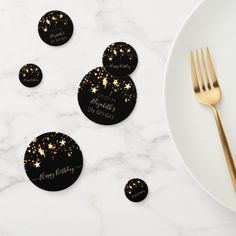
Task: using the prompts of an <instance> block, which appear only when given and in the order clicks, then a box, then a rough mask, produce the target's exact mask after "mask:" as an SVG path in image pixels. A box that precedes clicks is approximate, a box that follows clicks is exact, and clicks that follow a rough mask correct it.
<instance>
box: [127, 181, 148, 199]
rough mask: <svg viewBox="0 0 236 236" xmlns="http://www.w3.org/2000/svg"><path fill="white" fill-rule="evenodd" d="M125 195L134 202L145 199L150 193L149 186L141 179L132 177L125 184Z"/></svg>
mask: <svg viewBox="0 0 236 236" xmlns="http://www.w3.org/2000/svg"><path fill="white" fill-rule="evenodd" d="M124 191H125V196H126V197H127V198H128V199H129V200H130V201H132V202H140V201H142V200H144V199H145V198H146V196H147V194H148V186H147V184H146V183H145V182H144V181H143V180H141V179H131V180H130V181H129V182H128V183H127V184H126V185H125V189H124Z"/></svg>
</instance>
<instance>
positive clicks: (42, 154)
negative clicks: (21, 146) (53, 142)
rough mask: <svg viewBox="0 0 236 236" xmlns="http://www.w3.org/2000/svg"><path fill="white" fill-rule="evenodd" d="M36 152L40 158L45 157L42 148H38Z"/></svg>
mask: <svg viewBox="0 0 236 236" xmlns="http://www.w3.org/2000/svg"><path fill="white" fill-rule="evenodd" d="M38 152H39V154H40V155H41V156H45V153H44V150H43V149H42V148H39V149H38Z"/></svg>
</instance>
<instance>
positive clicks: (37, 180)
mask: <svg viewBox="0 0 236 236" xmlns="http://www.w3.org/2000/svg"><path fill="white" fill-rule="evenodd" d="M24 165H25V171H26V174H27V175H28V177H29V179H30V180H31V181H32V182H33V183H34V184H35V185H36V186H38V187H39V188H42V189H44V190H48V191H59V190H63V189H65V188H67V187H69V186H71V185H72V184H73V183H74V182H75V181H76V180H77V178H78V177H79V175H80V173H81V170H82V167H83V156H82V153H81V151H80V148H79V146H78V144H77V143H76V142H75V141H74V140H73V139H72V138H70V137H69V136H67V135H65V134H62V133H56V132H50V133H45V134H42V135H40V136H38V137H37V138H35V139H34V140H33V141H32V142H31V143H30V144H29V146H28V148H27V150H26V152H25V158H24Z"/></svg>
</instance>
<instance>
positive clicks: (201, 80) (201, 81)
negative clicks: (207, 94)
mask: <svg viewBox="0 0 236 236" xmlns="http://www.w3.org/2000/svg"><path fill="white" fill-rule="evenodd" d="M196 59H197V69H198V75H199V81H198V82H199V85H200V87H201V88H202V90H204V91H205V90H206V87H205V84H204V80H203V76H202V70H201V67H200V62H199V56H198V50H196Z"/></svg>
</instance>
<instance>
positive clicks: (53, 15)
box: [38, 11, 74, 46]
mask: <svg viewBox="0 0 236 236" xmlns="http://www.w3.org/2000/svg"><path fill="white" fill-rule="evenodd" d="M73 29H74V27H73V23H72V21H71V19H70V17H69V16H68V15H67V14H65V13H64V12H61V11H50V12H48V13H46V14H45V15H44V16H43V17H42V18H41V19H40V21H39V24H38V32H39V36H40V37H41V39H42V40H43V41H44V42H45V43H47V44H49V45H51V46H60V45H62V44H65V43H66V42H67V41H69V39H70V38H71V36H72V34H73Z"/></svg>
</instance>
